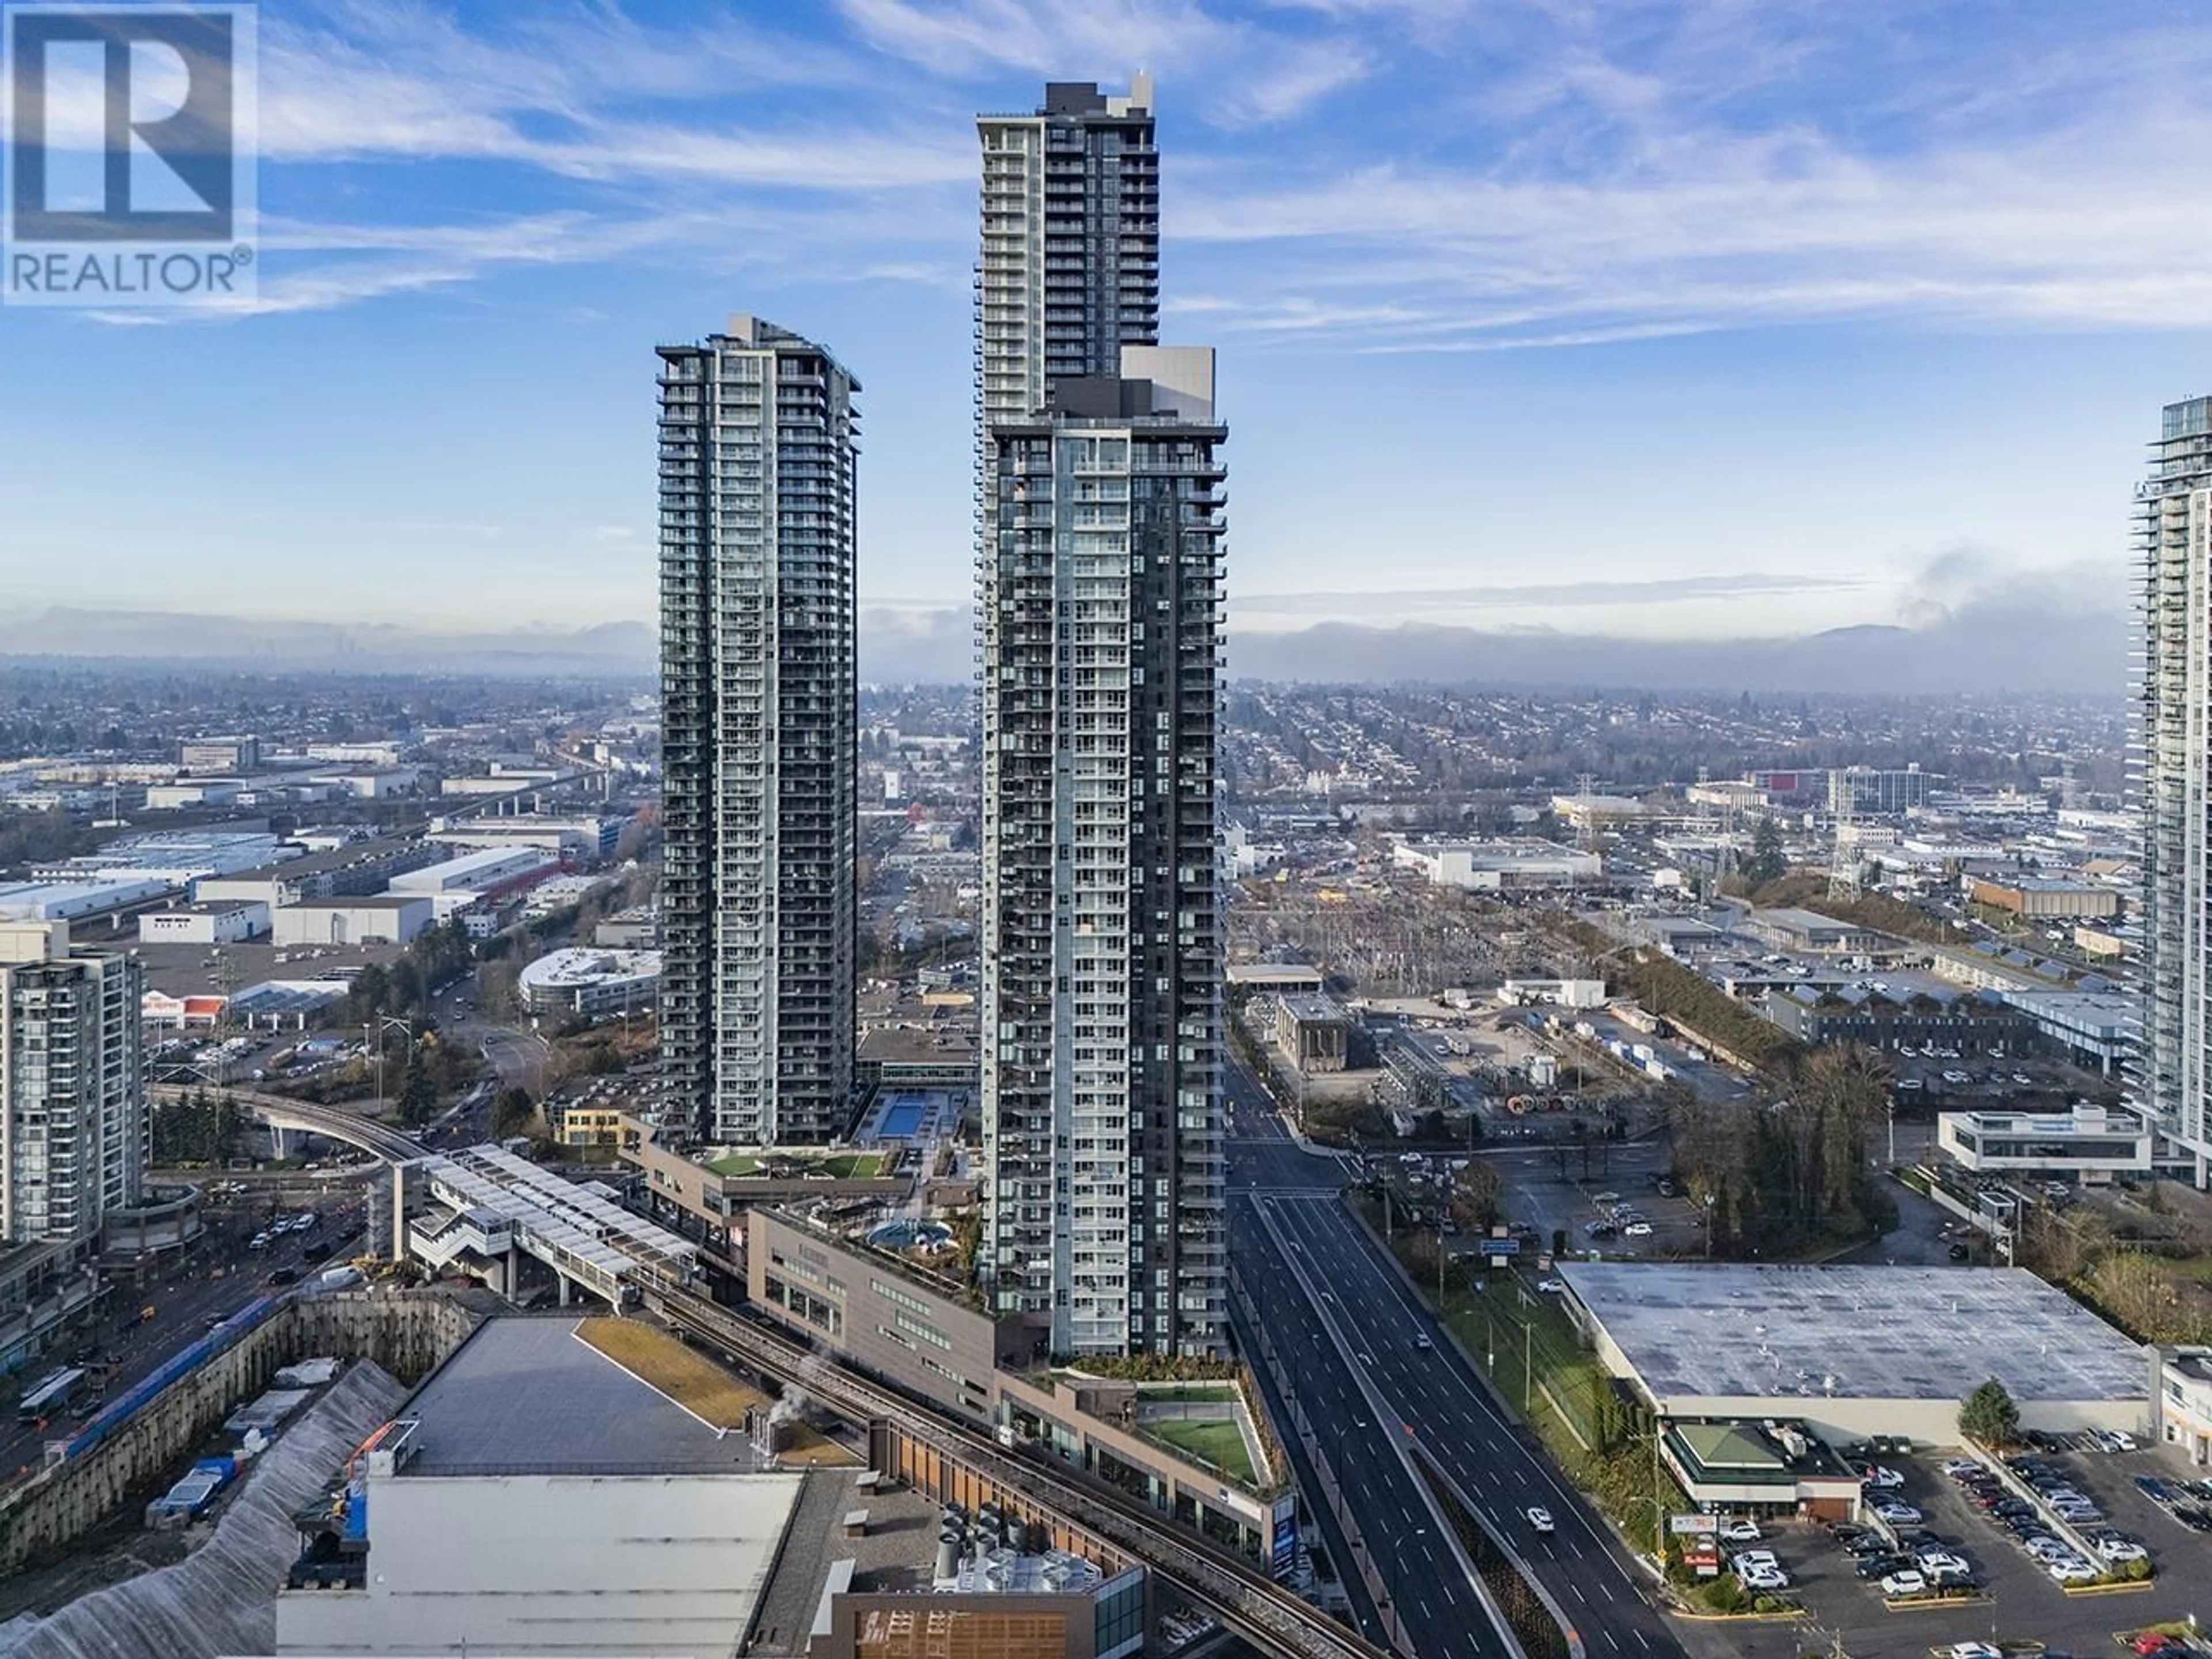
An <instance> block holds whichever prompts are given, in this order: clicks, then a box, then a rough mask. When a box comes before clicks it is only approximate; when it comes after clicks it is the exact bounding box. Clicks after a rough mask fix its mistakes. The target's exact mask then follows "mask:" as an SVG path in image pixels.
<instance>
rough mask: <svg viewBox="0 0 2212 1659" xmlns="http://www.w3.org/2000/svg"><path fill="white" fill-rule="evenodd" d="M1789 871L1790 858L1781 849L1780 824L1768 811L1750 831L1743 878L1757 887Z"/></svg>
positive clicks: (1779, 878) (1781, 876)
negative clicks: (1749, 846) (1757, 826)
mask: <svg viewBox="0 0 2212 1659" xmlns="http://www.w3.org/2000/svg"><path fill="white" fill-rule="evenodd" d="M1789 873H1790V860H1789V859H1788V858H1787V857H1786V856H1784V853H1783V851H1782V825H1781V824H1780V823H1778V821H1777V820H1776V819H1775V817H1773V815H1772V814H1771V813H1770V814H1769V815H1768V816H1766V817H1763V818H1761V819H1759V828H1758V829H1754V830H1753V831H1752V835H1751V856H1750V857H1749V858H1748V859H1747V860H1744V866H1743V878H1744V879H1745V880H1746V881H1747V882H1748V883H1750V884H1751V885H1752V886H1753V887H1754V888H1759V887H1764V886H1765V885H1766V884H1767V883H1768V882H1770V881H1779V880H1781V879H1782V878H1783V877H1784V876H1785V875H1787V874H1789Z"/></svg>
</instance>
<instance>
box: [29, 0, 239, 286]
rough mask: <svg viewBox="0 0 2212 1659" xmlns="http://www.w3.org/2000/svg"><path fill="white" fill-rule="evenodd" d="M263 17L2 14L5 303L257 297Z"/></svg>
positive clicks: (143, 8)
mask: <svg viewBox="0 0 2212 1659" xmlns="http://www.w3.org/2000/svg"><path fill="white" fill-rule="evenodd" d="M255 21H256V20H255V8H254V7H252V6H251V5H161V4H149V5H105V6H98V5H83V4H68V5H63V4H50V3H37V4H33V3H10V4H5V5H0V40H4V51H3V52H0V55H4V58H5V68H6V75H5V80H6V83H7V106H6V112H5V114H6V125H5V127H4V130H0V140H4V149H5V152H6V167H5V170H4V171H5V179H6V185H5V201H4V204H0V216H4V221H5V222H4V225H0V301H5V302H6V303H8V304H9V305H46V306H97V307H117V306H193V305H210V304H216V305H220V304H224V303H230V302H235V301H239V300H241V299H243V300H251V299H252V297H253V296H254V293H255V286H254V283H255V276H256V274H257V273H256V268H255V267H256V264H257V261H256V258H255V254H256V249H255V246H254V229H255V227H254V210H255V189H254V186H255V165H256V161H257V159H258V158H257V155H256V153H255V148H254V139H255V136H256V135H255V116H256V112H257V111H256V103H255V91H256V76H255V71H256V69H257V67H258V64H257V59H256V56H255V46H256V37H255V30H254V23H255Z"/></svg>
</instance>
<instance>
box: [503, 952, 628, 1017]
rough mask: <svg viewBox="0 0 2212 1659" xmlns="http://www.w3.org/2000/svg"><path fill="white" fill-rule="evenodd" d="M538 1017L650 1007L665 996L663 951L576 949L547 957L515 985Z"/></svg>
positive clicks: (529, 966)
mask: <svg viewBox="0 0 2212 1659" xmlns="http://www.w3.org/2000/svg"><path fill="white" fill-rule="evenodd" d="M515 988H516V990H517V991H518V992H520V994H521V997H522V1005H523V1006H524V1007H525V1008H526V1009H527V1010H528V1011H529V1012H532V1013H533V1014H582V1015H585V1016H586V1017H596V1016H598V1015H600V1014H618V1013H623V1012H627V1011H628V1010H629V1009H633V1008H649V1007H651V1006H653V1000H654V999H655V998H657V997H658V996H659V994H660V952H659V951H597V950H589V949H586V948H585V947H583V946H580V945H579V946H572V947H570V948H569V949H568V950H565V951H553V952H551V953H550V955H547V956H542V957H538V959H537V960H536V961H535V962H533V963H530V964H529V965H528V966H527V967H526V968H525V969H523V970H522V972H521V974H520V976H519V977H518V979H517V980H516V982H515Z"/></svg>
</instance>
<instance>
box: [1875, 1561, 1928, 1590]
mask: <svg viewBox="0 0 2212 1659" xmlns="http://www.w3.org/2000/svg"><path fill="white" fill-rule="evenodd" d="M1881 1593H1882V1594H1883V1595H1887V1596H1893V1597H1894V1596H1899V1595H1927V1594H1928V1580H1927V1579H1926V1578H1925V1577H1923V1576H1922V1575H1921V1574H1920V1573H1918V1572H1916V1571H1913V1570H1912V1569H1911V1568H1910V1567H1901V1568H1899V1570H1898V1571H1895V1572H1893V1573H1892V1574H1890V1575H1889V1577H1887V1578H1885V1579H1883V1580H1882V1581H1881Z"/></svg>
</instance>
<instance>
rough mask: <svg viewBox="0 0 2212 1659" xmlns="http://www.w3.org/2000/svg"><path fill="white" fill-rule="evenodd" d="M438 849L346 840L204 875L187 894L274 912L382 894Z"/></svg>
mask: <svg viewBox="0 0 2212 1659" xmlns="http://www.w3.org/2000/svg"><path fill="white" fill-rule="evenodd" d="M442 851H443V849H442V848H440V847H439V846H438V845H437V844H436V843H435V842H427V841H416V840H414V839H412V838H411V837H406V836H380V837H378V838H377V839H375V840H373V841H349V842H345V843H344V844H343V846H339V847H334V848H331V850H329V851H328V852H323V853H309V854H305V855H304V856H301V857H296V858H285V859H282V860H280V861H278V862H276V863H272V864H268V865H264V866H261V867H260V868H258V869H254V870H243V871H237V872H229V873H226V874H222V875H217V876H210V877H208V878H204V879H202V880H199V881H197V882H195V883H194V884H192V895H191V896H192V898H193V899H194V901H195V902H203V903H206V902H214V901H216V900H219V899H258V900H259V901H260V902H262V903H264V904H266V905H267V906H269V908H270V909H271V910H272V911H273V910H275V909H276V908H277V907H279V906H280V905H286V904H300V903H304V902H308V901H310V900H314V899H331V898H348V897H362V896H368V895H371V894H376V893H381V892H383V891H384V890H385V889H386V887H387V886H389V885H390V884H391V882H392V878H394V877H397V876H400V875H404V874H405V873H406V872H409V871H410V870H419V869H421V868H422V866H425V865H428V864H435V862H437V860H438V859H439V857H440V855H441V853H442Z"/></svg>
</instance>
